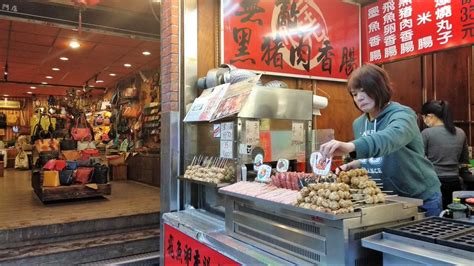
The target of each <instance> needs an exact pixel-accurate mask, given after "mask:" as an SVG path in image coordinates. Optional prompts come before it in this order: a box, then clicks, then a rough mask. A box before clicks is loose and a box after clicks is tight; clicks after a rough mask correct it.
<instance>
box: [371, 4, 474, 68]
mask: <svg viewBox="0 0 474 266" xmlns="http://www.w3.org/2000/svg"><path fill="white" fill-rule="evenodd" d="M362 40H363V41H362V43H363V47H362V52H363V58H364V62H371V63H382V62H386V61H392V60H396V59H401V58H405V57H408V56H414V55H419V54H422V53H427V52H433V51H438V50H442V49H447V48H452V47H455V46H460V45H465V44H472V43H473V42H474V0H383V1H377V3H374V4H372V5H368V6H365V7H364V8H363V9H362Z"/></svg>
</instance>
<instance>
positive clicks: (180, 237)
mask: <svg viewBox="0 0 474 266" xmlns="http://www.w3.org/2000/svg"><path fill="white" fill-rule="evenodd" d="M164 231H165V235H164V242H165V251H164V254H165V258H164V262H165V265H240V264H239V263H237V262H236V261H234V260H232V259H230V258H228V257H226V256H224V255H222V254H221V253H219V252H218V251H216V250H214V249H212V248H210V247H208V246H206V245H204V244H202V243H200V242H199V241H197V240H195V239H193V238H191V237H189V236H187V235H186V234H184V233H181V232H180V231H178V230H177V229H175V228H174V227H172V226H170V225H168V224H165V225H164Z"/></svg>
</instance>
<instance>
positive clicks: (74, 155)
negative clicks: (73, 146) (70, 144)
mask: <svg viewBox="0 0 474 266" xmlns="http://www.w3.org/2000/svg"><path fill="white" fill-rule="evenodd" d="M62 154H63V157H64V158H65V159H66V160H70V161H73V160H77V159H79V158H81V152H80V151H78V150H71V151H62Z"/></svg>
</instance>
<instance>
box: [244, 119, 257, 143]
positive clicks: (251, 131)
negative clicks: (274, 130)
mask: <svg viewBox="0 0 474 266" xmlns="http://www.w3.org/2000/svg"><path fill="white" fill-rule="evenodd" d="M259 142H260V122H259V121H250V120H247V121H245V143H246V144H247V145H253V146H257V145H258V144H259Z"/></svg>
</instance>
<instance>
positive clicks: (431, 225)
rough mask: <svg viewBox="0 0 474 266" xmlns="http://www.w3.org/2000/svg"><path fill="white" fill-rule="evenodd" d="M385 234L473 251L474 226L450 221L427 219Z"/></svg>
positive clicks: (407, 224)
mask: <svg viewBox="0 0 474 266" xmlns="http://www.w3.org/2000/svg"><path fill="white" fill-rule="evenodd" d="M384 231H385V232H387V233H391V234H395V235H400V236H404V237H408V238H413V239H417V240H422V241H426V242H430V243H435V244H440V245H445V246H450V247H454V248H459V249H463V250H468V251H473V250H474V249H473V244H474V224H472V223H466V222H461V221H456V220H451V219H445V218H439V217H430V218H427V219H423V220H419V221H414V222H409V223H405V224H402V225H399V226H395V227H390V228H385V229H384Z"/></svg>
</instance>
